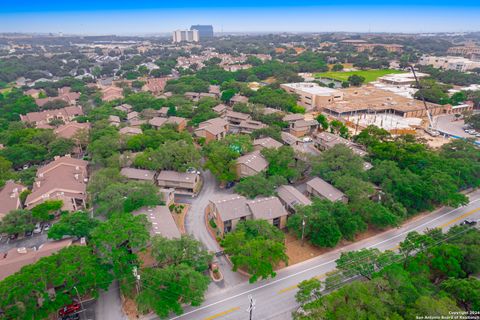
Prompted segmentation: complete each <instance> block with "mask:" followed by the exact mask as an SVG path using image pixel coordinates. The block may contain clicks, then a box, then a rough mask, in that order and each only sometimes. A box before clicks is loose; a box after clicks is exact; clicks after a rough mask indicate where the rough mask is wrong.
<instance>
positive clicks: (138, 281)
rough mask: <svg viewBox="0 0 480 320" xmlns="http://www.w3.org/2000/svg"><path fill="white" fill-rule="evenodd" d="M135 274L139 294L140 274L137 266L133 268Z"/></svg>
mask: <svg viewBox="0 0 480 320" xmlns="http://www.w3.org/2000/svg"><path fill="white" fill-rule="evenodd" d="M132 272H133V276H134V277H135V288H136V289H137V295H138V294H140V275H139V274H138V270H137V267H133V269H132Z"/></svg>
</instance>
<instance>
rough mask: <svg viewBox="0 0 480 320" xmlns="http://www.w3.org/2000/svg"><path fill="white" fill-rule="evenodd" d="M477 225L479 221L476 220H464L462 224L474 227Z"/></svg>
mask: <svg viewBox="0 0 480 320" xmlns="http://www.w3.org/2000/svg"><path fill="white" fill-rule="evenodd" d="M476 224H477V221H474V220H463V221H462V223H460V225H461V226H474V225H476Z"/></svg>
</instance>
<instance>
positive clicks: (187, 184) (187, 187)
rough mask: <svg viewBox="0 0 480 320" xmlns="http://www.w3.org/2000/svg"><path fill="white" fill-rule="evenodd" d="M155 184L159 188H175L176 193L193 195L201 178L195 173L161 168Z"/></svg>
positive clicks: (199, 184)
mask: <svg viewBox="0 0 480 320" xmlns="http://www.w3.org/2000/svg"><path fill="white" fill-rule="evenodd" d="M157 184H158V186H159V187H161V188H172V189H175V193H176V194H185V195H191V196H194V195H196V194H197V192H198V191H199V190H200V187H201V178H200V175H199V174H197V173H187V172H177V171H170V170H162V171H160V173H159V174H158V175H157Z"/></svg>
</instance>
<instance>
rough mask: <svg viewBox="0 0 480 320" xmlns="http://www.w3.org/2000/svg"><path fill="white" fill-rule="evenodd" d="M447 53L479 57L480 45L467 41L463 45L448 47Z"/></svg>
mask: <svg viewBox="0 0 480 320" xmlns="http://www.w3.org/2000/svg"><path fill="white" fill-rule="evenodd" d="M447 53H448V54H455V55H461V56H464V57H469V58H472V59H473V58H476V57H477V58H479V57H480V47H478V46H476V45H475V43H473V42H469V43H467V44H465V45H464V46H456V47H450V48H448V50H447Z"/></svg>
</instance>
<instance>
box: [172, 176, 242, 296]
mask: <svg viewBox="0 0 480 320" xmlns="http://www.w3.org/2000/svg"><path fill="white" fill-rule="evenodd" d="M202 179H203V187H202V190H201V191H200V193H199V194H198V195H197V196H196V197H195V198H191V197H178V199H177V198H176V201H178V200H180V201H182V202H187V203H189V204H190V209H189V211H188V213H187V215H186V217H185V229H186V231H187V232H188V233H189V234H191V235H193V236H194V237H195V238H196V239H197V240H199V241H201V242H202V243H203V244H204V245H205V246H206V248H207V249H208V250H209V251H211V252H218V251H220V246H219V245H218V243H217V241H216V240H215V239H213V238H212V236H211V234H210V233H209V232H208V230H207V226H206V225H205V208H206V207H207V206H208V203H209V200H210V199H213V198H215V197H218V196H221V195H227V194H231V193H232V192H233V191H232V190H231V189H220V188H219V187H218V184H217V182H216V180H215V177H214V176H213V175H212V174H211V173H210V171H203V172H202ZM214 259H215V260H216V262H217V263H218V265H219V268H220V271H221V272H222V274H223V278H224V280H223V282H222V283H214V282H212V283H210V285H209V288H208V291H207V293H206V296H210V295H214V294H218V293H221V292H224V291H225V290H227V289H228V288H231V287H233V286H236V285H238V284H240V283H243V282H245V281H246V280H248V278H247V277H245V276H242V275H241V274H239V273H238V272H233V271H232V268H231V265H230V264H229V263H228V261H227V260H226V259H225V257H223V256H220V257H215V258H214Z"/></svg>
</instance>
